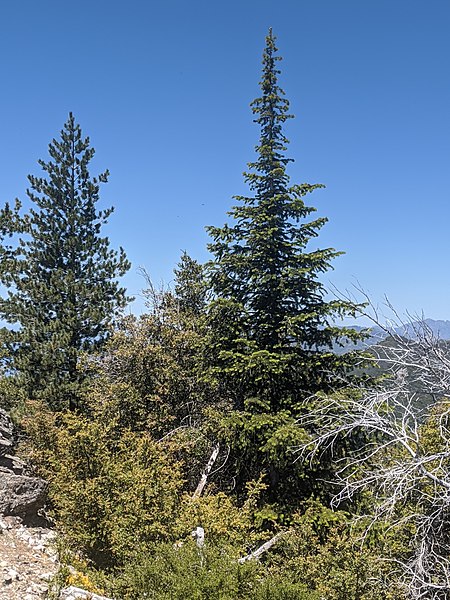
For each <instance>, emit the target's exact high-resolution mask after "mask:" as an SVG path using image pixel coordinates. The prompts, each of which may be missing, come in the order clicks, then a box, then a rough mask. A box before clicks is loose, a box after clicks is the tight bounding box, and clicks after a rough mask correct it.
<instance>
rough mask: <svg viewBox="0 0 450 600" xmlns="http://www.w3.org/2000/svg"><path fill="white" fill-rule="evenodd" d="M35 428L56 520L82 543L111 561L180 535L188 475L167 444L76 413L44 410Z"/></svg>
mask: <svg viewBox="0 0 450 600" xmlns="http://www.w3.org/2000/svg"><path fill="white" fill-rule="evenodd" d="M28 428H29V431H30V433H31V435H32V437H33V440H34V448H35V449H34V452H33V454H32V456H33V457H34V463H35V464H36V466H37V467H38V470H39V472H40V473H41V474H42V475H43V476H44V477H45V478H46V479H47V480H48V482H49V495H50V501H51V503H52V506H53V513H54V518H55V520H56V522H57V523H58V524H59V526H60V527H61V529H62V530H63V532H64V533H65V534H66V536H67V540H69V542H70V544H71V545H72V546H73V547H74V548H75V549H77V550H81V551H82V552H83V553H84V554H85V555H87V556H88V557H89V558H90V559H92V560H93V561H94V563H95V564H97V565H99V566H108V567H109V566H113V565H117V564H123V563H124V562H126V561H127V560H129V558H130V556H132V555H134V554H135V553H136V551H137V550H139V548H140V547H146V546H147V545H148V544H149V543H150V542H156V541H163V540H168V539H171V537H173V535H174V533H173V532H174V527H175V523H176V517H177V515H178V511H179V505H180V498H181V492H182V486H183V477H182V473H181V470H180V464H179V463H177V462H176V461H175V460H174V458H173V455H172V453H171V451H170V449H169V448H168V447H167V446H165V445H164V443H159V442H158V441H156V440H154V439H152V438H151V437H150V435H148V434H145V433H135V432H132V431H129V430H121V431H120V430H118V428H117V424H116V423H114V421H105V420H102V419H96V420H95V421H92V420H89V419H87V418H86V417H84V416H81V415H77V414H73V413H67V414H59V415H50V414H48V413H45V412H40V414H35V415H34V416H33V417H30V418H29V420H28Z"/></svg>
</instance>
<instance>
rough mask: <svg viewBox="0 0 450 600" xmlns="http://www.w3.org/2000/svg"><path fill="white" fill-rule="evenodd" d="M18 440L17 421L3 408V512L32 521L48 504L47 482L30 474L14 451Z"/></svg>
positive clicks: (0, 473) (0, 477) (0, 485)
mask: <svg viewBox="0 0 450 600" xmlns="http://www.w3.org/2000/svg"><path fill="white" fill-rule="evenodd" d="M14 443H15V432H14V425H13V423H12V421H11V419H10V417H9V415H8V413H7V412H5V411H4V410H3V409H0V515H4V516H9V515H11V516H18V517H21V518H22V519H24V520H25V521H30V520H33V519H34V518H35V517H36V516H37V512H38V510H39V509H40V508H42V507H43V506H44V504H45V498H46V489H47V484H46V482H45V481H44V480H43V479H40V478H39V477H29V476H28V475H27V474H26V466H25V463H24V462H23V461H21V460H20V459H19V458H17V456H14V454H13V450H14Z"/></svg>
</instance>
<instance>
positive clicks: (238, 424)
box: [208, 30, 361, 486]
mask: <svg viewBox="0 0 450 600" xmlns="http://www.w3.org/2000/svg"><path fill="white" fill-rule="evenodd" d="M280 60H281V59H280V57H279V56H278V55H277V48H276V45H275V37H274V35H273V34H272V31H271V30H270V31H269V34H268V36H267V38H266V47H265V50H264V54H263V72H262V79H261V82H260V87H261V90H262V95H261V97H260V98H257V99H256V100H254V101H253V103H252V104H251V106H252V110H253V113H254V115H255V119H254V121H255V122H256V123H257V124H258V125H259V126H260V139H259V143H258V145H257V146H256V153H257V157H256V160H255V161H254V162H251V163H249V171H248V172H246V173H244V176H245V180H246V182H247V183H248V185H249V187H250V190H251V192H252V195H250V196H238V197H236V199H237V201H238V204H237V205H236V206H234V207H233V208H232V209H231V211H230V212H229V215H230V217H231V218H232V220H233V221H232V223H231V224H226V225H225V226H223V227H209V228H208V231H209V233H210V235H211V237H212V240H213V241H212V243H210V244H209V250H210V251H211V252H212V254H213V255H214V261H212V262H211V263H210V265H209V269H210V276H211V281H212V287H213V291H214V293H215V296H216V300H215V301H214V302H213V303H212V305H211V306H210V309H209V317H210V322H211V325H212V327H211V331H212V333H211V339H210V347H211V348H212V349H213V353H214V355H215V359H214V360H215V365H214V369H213V371H214V372H215V373H216V375H217V376H218V377H219V379H221V380H222V381H225V382H226V387H227V390H228V395H229V397H231V398H232V399H233V404H234V408H235V409H237V411H240V413H236V414H235V415H232V416H231V417H230V422H229V423H228V427H229V431H233V430H234V429H236V428H237V429H238V430H239V431H241V432H242V428H244V429H245V430H246V431H245V433H244V439H240V441H239V442H238V443H237V445H238V447H239V448H240V452H239V460H241V461H242V462H243V465H245V466H246V468H247V469H249V470H250V471H251V470H252V469H251V468H250V465H252V463H255V464H256V465H264V464H266V465H268V464H270V465H271V466H270V468H269V467H268V469H269V471H270V472H271V476H270V477H271V480H272V481H273V482H274V483H275V482H278V481H279V480H280V475H279V472H278V473H277V472H276V471H277V470H278V469H277V468H276V467H275V465H276V463H277V458H276V457H277V456H278V458H280V457H281V454H282V455H284V458H283V459H282V461H281V462H282V463H283V465H284V466H283V469H286V472H287V470H289V471H290V472H291V476H292V475H293V474H294V471H293V469H292V468H289V467H288V464H289V465H291V463H292V457H291V458H289V460H287V459H286V450H287V448H289V446H291V447H292V446H295V445H298V443H299V436H300V437H301V435H302V434H301V432H300V431H299V429H298V428H297V427H296V426H295V415H296V414H298V413H299V411H302V410H305V409H306V408H307V404H308V402H309V398H310V397H311V396H312V395H313V394H315V393H317V392H327V393H329V392H331V391H333V390H335V389H339V388H341V387H342V386H343V385H347V384H346V383H344V382H345V381H346V380H348V377H349V376H350V374H351V373H352V372H353V370H354V367H355V364H356V363H357V362H358V361H361V356H360V355H359V354H358V353H356V352H350V353H347V354H345V355H341V356H338V355H337V354H335V353H334V352H333V351H332V348H333V345H334V344H335V343H339V340H340V339H342V338H343V337H347V338H350V339H353V340H356V339H358V338H360V337H361V336H360V334H358V333H356V332H355V331H352V330H343V329H342V328H339V327H337V326H336V325H335V323H336V322H337V321H339V318H341V317H344V316H348V315H350V314H352V313H354V311H355V307H354V306H352V305H351V304H350V303H348V302H343V301H340V300H331V301H330V300H327V299H326V291H325V289H324V287H323V284H322V283H321V281H320V276H321V274H323V273H325V272H327V271H328V270H329V269H330V268H331V261H332V259H334V258H335V257H336V256H338V255H339V254H340V253H339V252H336V251H335V250H334V249H332V248H326V249H313V250H309V248H308V246H309V243H310V241H311V240H313V239H314V238H316V237H317V236H318V235H319V232H320V229H321V228H322V226H323V225H324V224H325V223H326V221H327V219H326V218H312V214H313V213H314V211H315V210H316V209H315V208H313V207H311V206H308V205H307V204H306V203H305V200H304V199H305V196H307V195H308V194H310V193H311V192H313V191H314V190H316V189H317V188H321V187H323V186H322V185H319V184H315V185H311V184H307V183H303V184H296V185H291V184H290V181H289V175H288V174H287V171H286V168H287V166H288V164H289V163H290V162H291V161H292V159H290V158H287V157H286V156H285V151H286V146H287V143H288V140H287V139H286V137H285V135H284V133H283V125H284V123H285V122H286V121H287V120H288V119H289V118H291V117H292V115H290V114H289V112H288V111H289V102H288V100H287V99H286V98H285V97H284V92H283V90H282V89H281V87H280V86H279V85H278V75H279V73H280V71H279V70H278V69H277V63H278V61H280ZM230 443H231V444H232V445H233V444H236V441H234V442H230ZM255 444H256V446H258V444H259V451H260V452H259V454H257V455H256V456H255V455H253V457H251V456H250V454H249V450H248V448H249V447H251V448H252V449H254V448H255ZM262 457H264V458H262ZM279 466H280V465H279ZM247 475H248V476H255V473H254V472H253V473H251V472H248V473H247ZM294 479H295V480H296V481H297V485H298V482H299V476H298V473H296V474H295V475H294ZM294 486H295V484H294Z"/></svg>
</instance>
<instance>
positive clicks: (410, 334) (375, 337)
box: [334, 319, 450, 354]
mask: <svg viewBox="0 0 450 600" xmlns="http://www.w3.org/2000/svg"><path fill="white" fill-rule="evenodd" d="M349 327H350V329H354V330H355V331H362V330H364V329H369V330H370V336H369V337H368V338H367V339H366V340H364V341H362V342H358V343H357V344H353V343H351V342H346V343H344V345H343V346H338V345H336V346H335V347H334V351H335V352H337V353H338V354H342V353H344V352H348V351H349V350H363V349H364V348H367V347H369V346H373V345H374V344H378V343H380V342H381V341H383V340H384V339H386V338H387V337H389V335H400V336H402V337H405V338H409V339H412V340H414V339H417V338H418V334H419V332H420V331H422V332H423V330H424V327H425V328H426V329H427V330H428V331H429V332H430V333H431V334H432V335H433V336H435V337H436V338H439V339H441V340H450V321H444V320H441V319H423V320H420V321H419V320H417V321H411V322H410V323H403V324H402V325H399V326H397V327H390V326H389V324H387V325H386V329H383V328H382V327H379V326H377V325H375V326H373V327H370V326H368V327H362V326H361V325H349Z"/></svg>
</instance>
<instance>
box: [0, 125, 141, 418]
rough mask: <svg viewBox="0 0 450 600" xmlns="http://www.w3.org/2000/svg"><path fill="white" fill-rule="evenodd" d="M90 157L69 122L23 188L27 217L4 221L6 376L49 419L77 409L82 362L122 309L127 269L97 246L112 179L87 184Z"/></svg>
mask: <svg viewBox="0 0 450 600" xmlns="http://www.w3.org/2000/svg"><path fill="white" fill-rule="evenodd" d="M94 153H95V150H94V149H93V148H91V147H90V142H89V138H83V137H82V132H81V129H80V126H79V125H78V124H77V123H76V122H75V119H74V117H73V115H72V114H70V115H69V118H68V120H67V122H66V123H65V125H64V128H63V130H62V131H61V138H60V139H59V140H55V139H54V140H53V141H52V143H51V144H50V145H49V154H50V160H49V162H44V161H42V160H40V161H39V164H40V166H41V167H42V169H43V171H45V176H44V177H35V176H32V175H31V176H29V178H28V179H29V182H30V189H28V190H27V195H28V197H29V199H30V201H31V208H30V210H29V212H28V213H27V214H25V215H23V216H22V215H21V214H20V208H21V207H20V203H19V202H16V206H15V207H14V209H11V208H10V207H9V206H8V205H6V206H5V207H4V208H3V209H2V210H1V211H0V232H1V234H2V239H3V245H2V246H1V247H0V258H1V259H2V261H1V267H0V282H1V283H2V284H3V286H5V288H6V289H7V296H6V297H4V298H2V299H0V317H1V318H2V319H3V320H4V321H6V322H7V323H9V324H10V325H11V326H12V327H11V328H3V330H2V332H1V343H2V346H3V353H4V355H5V359H4V365H3V367H4V372H6V373H7V374H9V375H12V376H13V379H14V381H15V382H16V383H17V386H18V389H19V390H20V391H21V392H22V395H23V396H25V397H27V398H31V399H44V400H46V401H47V402H48V403H49V404H50V406H51V407H52V408H55V409H62V408H71V409H74V408H76V407H77V406H78V405H79V403H80V393H81V387H82V383H83V380H84V378H85V373H84V371H83V370H82V369H81V368H80V357H81V355H82V353H83V352H88V353H89V352H92V351H94V350H95V349H97V348H98V347H99V346H100V345H101V344H102V343H103V341H104V340H105V339H106V337H107V335H108V331H109V328H110V325H111V322H112V321H113V319H114V317H115V316H116V315H117V314H118V312H119V311H120V309H121V308H123V307H124V305H125V304H126V302H127V298H126V296H125V290H124V289H123V288H121V287H119V284H118V282H117V277H119V276H121V275H123V274H124V273H125V272H126V271H127V270H128V269H129V266H130V265H129V262H128V261H127V259H126V257H125V253H124V251H123V250H122V249H120V251H119V252H116V251H114V250H112V249H110V244H109V240H108V238H107V237H101V228H102V225H104V224H105V223H106V222H107V220H108V217H109V216H110V214H111V213H112V211H113V209H112V208H110V209H107V210H100V211H97V209H96V203H97V202H98V200H99V189H100V184H101V183H106V181H107V179H108V171H106V172H105V173H102V174H101V175H99V176H98V177H91V176H90V174H89V170H88V166H89V163H90V161H91V159H92V158H93V156H94ZM8 238H9V243H8V244H6V240H7V239H8Z"/></svg>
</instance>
